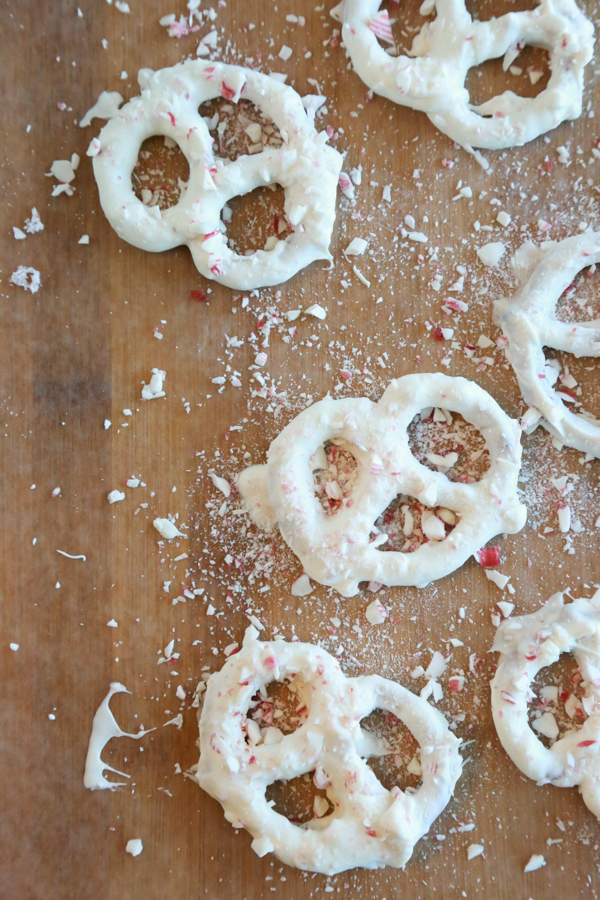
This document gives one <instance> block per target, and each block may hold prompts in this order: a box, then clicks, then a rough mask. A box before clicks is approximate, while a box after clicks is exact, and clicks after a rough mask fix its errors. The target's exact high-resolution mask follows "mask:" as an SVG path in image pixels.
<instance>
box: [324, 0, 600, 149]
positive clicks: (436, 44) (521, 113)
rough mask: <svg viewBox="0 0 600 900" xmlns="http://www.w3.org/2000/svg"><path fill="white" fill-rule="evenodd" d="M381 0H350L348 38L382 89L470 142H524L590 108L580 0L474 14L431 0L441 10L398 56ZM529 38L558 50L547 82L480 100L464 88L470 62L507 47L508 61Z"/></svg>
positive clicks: (454, 0)
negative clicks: (384, 38)
mask: <svg viewBox="0 0 600 900" xmlns="http://www.w3.org/2000/svg"><path fill="white" fill-rule="evenodd" d="M379 6H380V0H344V3H343V26H342V39H343V41H344V45H345V46H346V48H347V50H348V53H349V54H350V57H351V59H352V64H353V66H354V69H355V70H356V72H357V73H358V75H359V76H360V77H361V78H362V80H363V81H364V82H365V84H367V85H368V86H369V87H370V88H372V90H373V91H375V93H377V94H381V95H382V96H383V97H387V98H388V99H390V100H392V101H394V102H395V103H399V104H401V105H403V106H410V107H412V108H413V109H419V110H422V111H423V112H426V113H427V115H428V116H429V118H430V119H431V121H432V122H433V123H434V125H436V126H437V128H439V129H440V131H443V132H444V134H447V135H448V136H449V137H451V138H452V139H453V140H455V141H457V142H458V143H459V144H462V145H463V146H464V147H467V148H473V147H481V148H485V149H487V150H499V149H502V148H504V147H514V146H520V145H522V144H525V143H527V142H528V141H531V140H533V139H534V138H536V137H538V136H539V135H540V134H544V133H545V132H547V131H549V130H550V129H552V128H556V126H557V125H559V124H560V123H561V122H563V121H565V119H575V118H577V117H578V116H579V115H581V98H582V91H583V69H584V66H585V65H586V63H587V62H589V60H590V59H591V56H592V50H593V45H594V37H593V34H594V29H593V25H592V23H591V22H590V21H589V20H588V19H586V17H585V16H584V15H583V13H582V12H581V11H580V10H579V9H578V7H577V5H576V3H575V2H574V0H541V2H540V4H539V6H537V7H536V8H535V9H534V10H527V11H524V12H511V13H507V14H506V15H503V16H499V17H497V18H496V17H494V18H492V19H490V20H489V21H483V22H480V21H477V20H473V19H472V18H471V16H470V15H469V13H468V11H467V8H466V6H465V3H464V0H436V2H433V3H427V2H425V3H424V4H423V6H422V11H423V12H425V14H427V13H428V12H430V11H433V9H434V8H435V11H436V17H435V19H434V20H433V21H431V22H427V23H426V24H425V25H424V26H423V27H422V28H421V30H420V32H419V33H418V34H417V35H416V37H415V39H414V41H413V45H412V49H411V53H410V56H406V55H404V54H401V55H399V56H390V55H389V54H388V53H386V51H385V50H384V49H383V47H382V46H381V45H380V44H379V43H378V41H377V33H379V34H381V28H380V18H381V15H382V14H381V13H378V10H379ZM336 9H339V10H340V13H339V14H340V15H342V11H341V8H339V7H338V8H336ZM383 15H384V16H385V14H383ZM388 40H389V37H388ZM526 45H529V46H533V47H543V48H544V49H545V50H548V51H549V54H550V68H551V76H550V81H549V83H548V85H547V86H546V88H545V89H544V90H543V91H542V92H541V93H540V94H538V96H537V97H533V98H526V97H519V96H518V95H517V94H515V93H513V91H505V92H504V93H503V94H499V95H498V96H497V97H493V98H492V99H491V100H488V101H486V102H485V103H482V104H480V105H479V106H473V105H472V104H471V103H470V101H469V92H468V90H467V89H466V87H465V79H466V77H467V72H468V71H469V69H470V68H472V67H473V66H479V65H481V64H482V63H483V62H485V61H486V60H488V59H497V58H498V57H502V56H503V57H504V58H505V68H508V66H509V65H511V64H512V61H513V60H514V59H515V58H516V56H517V55H518V53H519V51H520V50H522V49H523V48H524V47H525V46H526Z"/></svg>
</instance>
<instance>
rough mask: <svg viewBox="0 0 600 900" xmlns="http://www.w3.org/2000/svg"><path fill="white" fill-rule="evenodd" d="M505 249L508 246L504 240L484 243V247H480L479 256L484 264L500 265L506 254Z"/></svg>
mask: <svg viewBox="0 0 600 900" xmlns="http://www.w3.org/2000/svg"><path fill="white" fill-rule="evenodd" d="M505 251H506V247H505V246H504V244H503V243H502V241H492V242H491V243H489V244H484V245H483V247H479V249H478V250H477V256H478V257H479V259H480V260H481V262H482V263H483V265H484V266H489V267H490V268H491V267H493V266H497V265H498V263H499V262H500V260H501V259H502V257H503V256H504V253H505Z"/></svg>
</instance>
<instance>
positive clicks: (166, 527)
mask: <svg viewBox="0 0 600 900" xmlns="http://www.w3.org/2000/svg"><path fill="white" fill-rule="evenodd" d="M152 524H153V525H154V527H155V528H156V530H157V531H158V533H159V534H160V536H161V537H163V538H164V539H165V540H166V541H172V540H173V538H176V537H181V538H186V537H187V535H186V534H182V533H181V531H179V529H178V528H177V526H176V525H175V523H174V522H171V520H170V519H155V520H154V522H153V523H152Z"/></svg>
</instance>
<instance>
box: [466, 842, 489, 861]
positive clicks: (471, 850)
mask: <svg viewBox="0 0 600 900" xmlns="http://www.w3.org/2000/svg"><path fill="white" fill-rule="evenodd" d="M484 850H485V847H484V846H483V844H470V845H469V846H468V847H467V859H475V857H476V856H481V854H482V853H483V852H484Z"/></svg>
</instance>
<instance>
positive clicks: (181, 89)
mask: <svg viewBox="0 0 600 900" xmlns="http://www.w3.org/2000/svg"><path fill="white" fill-rule="evenodd" d="M138 80H139V82H140V86H141V88H142V94H141V96H140V97H135V98H134V99H133V100H130V101H129V103H127V104H125V106H124V107H123V108H122V109H121V110H120V111H119V113H118V114H117V115H116V116H115V117H114V118H113V119H111V120H110V121H109V122H108V123H107V124H106V125H105V126H104V128H103V129H102V131H101V132H100V135H99V141H100V151H99V152H97V153H96V154H95V155H94V157H93V164H94V175H95V177H96V181H97V183H98V189H99V192H100V202H101V204H102V209H103V210H104V213H105V214H106V217H107V218H108V220H109V222H110V223H111V225H112V226H113V228H114V229H115V231H116V232H117V234H118V235H119V236H120V237H122V238H123V239H124V240H126V241H128V242H129V243H130V244H133V245H134V246H135V247H140V248H141V249H142V250H149V251H152V252H160V251H161V250H169V249H171V248H173V247H178V246H179V245H181V244H187V245H188V246H189V248H190V251H191V253H192V256H193V259H194V262H195V264H196V266H197V268H198V270H199V271H200V272H201V273H202V274H203V275H204V276H205V277H206V278H209V279H213V280H215V281H219V282H220V283H221V284H225V285H228V286H229V287H232V288H237V289H240V290H252V289H254V288H259V287H264V286H266V285H273V284H279V283H280V282H282V281H286V280H287V279H288V278H291V277H292V275H294V274H295V273H296V272H298V271H299V270H300V269H302V268H304V267H305V266H307V265H309V264H310V263H311V262H313V261H314V260H317V259H326V260H331V255H330V253H329V241H330V238H331V232H332V229H333V223H334V220H335V203H336V192H337V183H338V176H339V173H340V170H341V166H342V156H341V155H340V154H339V153H338V152H337V151H336V150H334V149H333V148H332V147H328V146H326V143H325V142H326V141H327V136H326V135H325V133H324V132H321V133H320V134H319V133H317V131H316V130H315V128H314V126H313V125H312V123H311V121H310V119H309V117H308V116H307V114H306V112H305V110H304V107H303V105H302V100H301V98H300V97H299V95H298V94H297V93H296V92H295V91H294V90H293V89H292V88H290V87H286V85H284V84H282V83H281V82H279V81H277V80H276V79H275V78H271V77H269V76H268V75H263V74H261V73H260V72H255V71H254V70H252V69H245V68H242V67H241V66H230V65H224V64H223V63H212V62H211V63H208V62H203V61H202V60H187V61H186V62H183V63H179V64H178V65H176V66H173V67H171V68H168V69H161V70H159V71H158V72H152V71H151V70H150V69H141V70H140V73H139V76H138ZM220 96H224V97H226V98H227V99H228V100H230V101H231V102H232V103H237V102H238V100H240V98H243V99H246V100H250V101H252V103H254V104H255V105H256V106H257V107H259V108H260V109H261V111H262V112H263V113H264V114H265V115H266V116H267V117H269V118H271V119H272V120H273V122H274V123H275V124H276V125H277V127H278V128H279V130H280V132H281V136H282V138H283V145H282V147H280V148H278V149H276V148H267V149H265V150H263V151H262V152H260V153H256V154H254V155H252V156H248V155H243V156H240V157H239V158H238V159H236V160H235V161H233V162H229V161H228V160H224V159H217V158H215V157H214V156H213V149H212V143H213V142H212V138H211V137H210V134H209V131H208V127H207V125H206V123H205V122H204V120H203V118H202V116H201V115H200V113H199V111H198V107H199V106H200V104H202V103H204V102H205V101H206V100H211V99H213V98H215V97H220ZM152 135H166V136H168V137H170V138H173V140H174V141H176V142H177V144H178V145H179V147H180V148H181V150H182V152H183V154H184V155H185V157H186V159H187V162H188V165H189V169H190V177H189V181H188V183H187V188H186V190H185V193H184V194H183V196H182V197H181V198H180V200H179V202H178V203H177V204H176V205H175V206H172V207H171V208H169V209H165V210H162V211H161V210H160V209H158V207H156V206H154V207H147V206H145V205H144V204H143V203H142V202H141V200H139V199H138V198H137V197H136V196H135V194H134V192H133V189H132V186H131V173H132V171H133V167H134V166H135V163H136V160H137V158H138V153H139V150H140V147H141V145H142V143H143V142H144V141H145V140H146V138H149V137H151V136H152ZM270 184H280V185H281V186H282V187H283V188H284V189H285V214H286V217H287V220H288V222H289V223H290V224H291V226H292V227H293V229H294V230H293V233H292V234H291V235H289V237H288V238H287V239H286V240H282V241H278V243H277V245H276V246H275V247H274V249H272V250H257V251H256V252H255V253H252V254H251V255H250V256H240V255H238V254H236V253H234V252H233V251H232V250H231V249H230V248H229V247H228V246H227V240H226V234H225V228H224V225H223V223H222V222H221V218H220V215H221V210H222V209H223V206H224V205H225V204H226V203H227V202H228V201H229V200H231V199H232V198H233V197H238V196H242V195H244V194H247V193H249V192H250V191H253V190H254V189H255V188H258V187H262V186H264V185H270Z"/></svg>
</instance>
